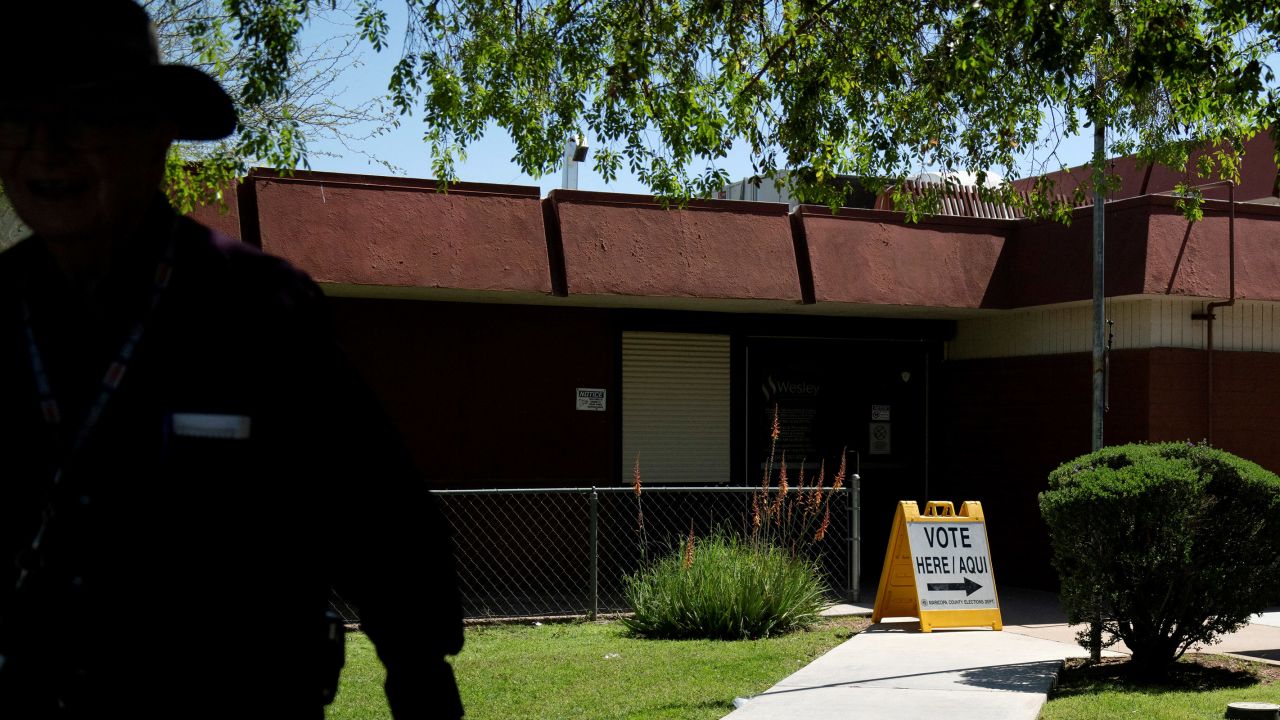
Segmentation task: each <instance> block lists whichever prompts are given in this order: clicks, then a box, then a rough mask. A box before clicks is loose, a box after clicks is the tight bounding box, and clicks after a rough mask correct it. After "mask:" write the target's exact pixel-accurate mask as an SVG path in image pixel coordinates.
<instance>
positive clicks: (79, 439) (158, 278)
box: [22, 233, 174, 483]
mask: <svg viewBox="0 0 1280 720" xmlns="http://www.w3.org/2000/svg"><path fill="white" fill-rule="evenodd" d="M173 245H174V243H173V238H172V233H171V234H170V239H169V242H168V244H167V246H166V248H165V252H164V255H163V256H162V257H161V258H160V261H159V262H158V263H157V264H156V274H155V279H154V283H153V285H152V289H151V301H150V302H149V303H148V304H147V307H146V309H145V310H143V312H142V316H141V317H139V318H138V321H137V322H136V323H134V325H133V329H132V330H131V331H130V332H129V335H128V336H127V337H126V338H125V341H124V344H123V345H121V346H120V350H119V351H118V352H117V353H116V357H115V359H114V360H112V361H111V364H109V365H108V366H107V371H106V373H104V374H103V376H102V383H101V387H100V388H99V391H98V396H97V397H96V398H95V399H94V402H93V405H91V406H90V407H89V411H88V412H87V413H86V414H85V416H84V420H83V421H81V423H80V428H79V430H77V431H76V434H75V436H74V438H73V439H72V442H71V449H70V450H71V451H70V453H69V455H68V457H74V456H75V455H76V454H77V453H78V452H80V450H81V449H82V448H83V447H84V444H85V442H86V441H87V440H88V439H89V434H90V433H91V432H93V428H94V427H95V426H96V425H97V424H98V420H99V418H101V417H102V411H103V410H105V409H106V407H107V403H108V402H110V401H111V397H112V395H114V394H115V391H116V388H118V387H120V382H121V381H122V380H124V375H125V372H126V371H127V370H128V369H129V362H130V361H131V360H133V354H134V351H135V350H137V347H138V342H139V341H140V340H142V335H143V333H144V332H145V331H146V328H147V323H148V322H150V320H151V316H152V315H153V314H155V309H156V306H158V305H159V304H160V298H161V297H163V296H164V293H165V290H167V289H168V288H169V282H170V281H171V279H172V278H173ZM22 322H23V330H24V331H25V334H26V338H27V354H28V356H29V358H30V360H31V372H32V374H33V375H34V376H35V381H36V392H37V394H38V395H39V398H40V413H41V414H42V415H43V416H44V421H45V424H47V425H50V426H52V427H59V426H61V424H62V409H61V407H60V406H59V405H58V398H57V397H56V396H55V395H54V393H53V386H52V385H51V384H50V382H49V373H48V371H47V370H46V369H45V364H44V355H43V354H42V353H41V352H40V345H39V344H38V343H37V342H36V334H35V329H34V328H33V327H32V321H31V307H30V306H29V305H28V304H27V301H26V300H23V301H22ZM60 475H61V470H59V472H58V473H57V475H55V483H56V482H57V480H58V479H59V477H60Z"/></svg>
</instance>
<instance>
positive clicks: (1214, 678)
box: [1052, 655, 1280, 698]
mask: <svg viewBox="0 0 1280 720" xmlns="http://www.w3.org/2000/svg"><path fill="white" fill-rule="evenodd" d="M1277 679H1280V669H1278V668H1276V667H1275V666H1272V665H1265V664H1262V663H1255V662H1250V661H1248V660H1240V659H1236V658H1230V657H1226V656H1223V655H1187V656H1184V657H1183V659H1182V660H1181V661H1179V662H1177V663H1174V664H1173V666H1172V667H1171V668H1170V669H1169V672H1168V673H1167V674H1166V675H1165V676H1164V677H1160V678H1155V679H1153V678H1150V677H1140V676H1139V675H1137V674H1136V673H1134V672H1133V670H1132V668H1131V667H1130V662H1129V659H1128V658H1104V659H1103V661H1102V662H1101V663H1099V664H1097V665H1091V664H1089V663H1086V662H1084V661H1082V660H1079V659H1073V660H1068V661H1067V664H1066V666H1065V667H1064V668H1063V669H1062V672H1061V673H1060V674H1059V675H1058V685H1057V687H1056V688H1055V689H1054V691H1053V694H1052V697H1055V698H1061V697H1074V696H1078V695H1093V694H1098V693H1103V692H1132V693H1139V694H1144V695H1157V694H1160V693H1166V692H1206V691H1211V690H1227V689H1238V688H1246V687H1251V686H1253V685H1257V684H1259V683H1263V682H1274V681H1275V680H1277Z"/></svg>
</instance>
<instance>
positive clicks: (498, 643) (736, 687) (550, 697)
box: [327, 618, 867, 720]
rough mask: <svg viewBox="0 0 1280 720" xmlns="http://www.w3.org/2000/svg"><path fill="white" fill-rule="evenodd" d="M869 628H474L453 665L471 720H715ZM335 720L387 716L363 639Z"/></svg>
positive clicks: (353, 654) (851, 623)
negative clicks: (632, 632)
mask: <svg viewBox="0 0 1280 720" xmlns="http://www.w3.org/2000/svg"><path fill="white" fill-rule="evenodd" d="M866 625H867V621H866V620H865V619H863V618H841V619H836V620H831V621H827V622H825V623H824V624H823V625H821V626H819V627H817V628H815V629H813V630H810V631H808V632H799V633H794V634H791V635H787V636H784V637H779V638H770V639H767V640H754V641H736V642H725V641H710V640H637V639H634V638H629V637H626V636H625V634H624V633H623V629H622V627H621V626H620V625H618V624H617V623H603V622H601V623H574V624H546V625H541V626H533V625H497V626H490V627H474V628H469V629H468V630H467V646H466V649H465V650H463V652H462V654H461V655H459V656H458V657H456V658H454V659H453V666H454V670H455V671H456V673H457V676H458V684H459V687H460V688H461V690H462V701H463V703H464V704H465V705H466V708H467V718H469V719H470V720H487V719H490V718H492V719H494V720H497V719H499V718H501V719H502V720H512V719H518V718H556V719H557V720H571V719H573V718H583V719H590V720H604V719H606V718H689V719H690V720H693V719H698V720H701V719H703V718H706V719H708V720H710V719H711V718H720V717H722V716H724V715H725V714H726V713H728V712H729V711H730V710H732V709H733V706H732V702H733V698H735V697H738V696H748V695H753V694H756V693H759V692H762V691H764V690H766V689H767V688H769V687H770V686H772V685H773V684H774V683H776V682H777V681H779V680H781V679H782V678H784V677H786V676H787V675H790V674H791V673H792V672H794V671H795V670H798V669H799V668H801V667H803V666H804V665H805V664H807V663H808V662H809V661H810V660H812V659H813V658H815V657H818V656H819V655H821V654H823V653H824V652H826V651H827V650H830V649H831V648H833V647H835V646H836V645H838V644H840V643H841V642H843V641H845V640H847V639H848V638H849V637H851V636H852V635H853V634H854V633H855V632H857V631H859V630H861V629H862V628H863V627H865V626H866ZM327 717H328V718H330V720H357V719H361V720H363V719H373V718H387V717H389V714H388V712H387V709H386V701H385V700H384V699H383V696H382V666H381V665H380V664H379V663H378V660H377V657H376V656H375V655H374V653H373V647H372V646H371V645H370V643H369V641H368V639H367V638H366V637H365V636H364V635H360V634H354V633H353V634H351V635H349V636H348V638H347V667H346V668H345V669H344V670H343V673H342V686H341V689H340V690H339V693H338V699H337V700H336V701H335V702H334V704H333V705H332V706H331V707H330V708H329V712H328V713H327Z"/></svg>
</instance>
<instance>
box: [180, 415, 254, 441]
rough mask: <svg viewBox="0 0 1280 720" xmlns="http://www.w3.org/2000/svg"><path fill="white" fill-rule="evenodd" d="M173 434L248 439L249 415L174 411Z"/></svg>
mask: <svg viewBox="0 0 1280 720" xmlns="http://www.w3.org/2000/svg"><path fill="white" fill-rule="evenodd" d="M173 434H174V435H175V436H177V437H198V438H215V439H219V440H247V439H248V438H249V416H248V415H218V414H214V413H174V414H173Z"/></svg>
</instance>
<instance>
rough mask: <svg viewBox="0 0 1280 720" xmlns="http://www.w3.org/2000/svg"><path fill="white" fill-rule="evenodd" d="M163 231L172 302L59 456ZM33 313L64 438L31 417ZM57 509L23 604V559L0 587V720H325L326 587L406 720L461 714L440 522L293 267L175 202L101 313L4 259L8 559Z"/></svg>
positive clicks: (0, 510) (3, 460)
mask: <svg viewBox="0 0 1280 720" xmlns="http://www.w3.org/2000/svg"><path fill="white" fill-rule="evenodd" d="M170 228H176V229H175V230H174V231H173V232H172V235H173V236H174V243H175V244H174V251H173V254H174V257H173V275H172V281H171V283H170V285H169V287H168V289H167V290H166V291H164V293H163V294H162V296H161V299H160V301H159V304H158V305H157V306H156V310H155V313H154V315H153V316H152V318H151V320H150V321H149V322H148V323H147V325H146V329H145V332H144V334H143V336H142V340H141V343H140V344H139V345H138V348H137V352H136V355H135V357H134V359H133V360H132V362H131V363H130V365H129V368H128V371H127V373H126V375H125V377H124V379H123V382H122V383H121V384H120V386H119V388H118V390H117V391H116V392H115V393H114V394H113V395H112V397H111V399H110V401H109V402H108V404H107V405H106V408H105V411H104V413H103V414H102V418H101V420H100V422H99V423H98V424H97V426H96V427H95V428H94V430H93V431H92V433H91V434H90V435H89V439H88V441H87V444H86V445H85V446H84V447H83V451H82V452H80V453H78V454H76V456H75V457H72V458H66V457H65V455H66V447H67V445H68V444H69V442H68V438H69V437H70V436H71V435H72V434H73V433H74V430H75V429H76V428H77V427H78V426H79V424H80V420H81V417H82V416H83V415H84V413H85V410H86V408H88V407H89V406H90V405H91V404H92V402H93V399H94V398H95V397H96V395H97V394H98V392H99V389H100V386H101V379H102V374H103V372H104V370H105V368H106V367H107V365H108V364H109V363H110V362H111V361H112V360H113V358H114V357H115V356H116V354H117V352H118V350H119V348H120V345H121V343H122V340H123V339H124V337H125V336H126V335H128V333H129V331H130V329H131V328H132V327H133V325H134V323H135V321H136V320H137V318H138V317H139V316H140V315H141V314H143V313H145V308H146V307H147V306H148V305H149V304H150V301H151V297H152V294H153V291H152V288H153V281H152V278H153V276H154V273H155V269H156V263H157V258H158V257H159V256H160V254H161V253H162V251H163V248H164V247H165V245H166V243H167V242H168V238H169V236H170V234H171V232H170ZM23 299H25V300H26V301H27V303H28V305H29V307H30V309H31V326H32V328H33V329H34V332H35V337H36V340H37V344H38V346H39V348H40V351H41V355H42V356H43V357H44V360H45V363H46V365H47V367H48V375H49V378H50V382H51V386H52V387H53V389H54V394H55V395H56V397H57V399H58V402H59V404H60V406H61V408H62V410H63V416H64V420H63V421H62V424H61V426H60V428H61V429H60V431H55V430H54V429H53V428H52V427H51V426H50V425H48V424H47V423H46V422H45V420H44V419H43V416H42V414H41V410H40V403H39V396H38V394H37V391H36V384H35V380H34V377H33V372H32V368H31V362H30V359H29V356H30V352H29V350H28V343H27V341H26V340H25V339H24V327H25V323H24V321H23V319H22V314H21V312H22V311H21V307H22V301H23ZM423 412H430V408H423ZM209 416H212V419H210V417H209ZM210 435H215V436H216V435H223V437H210ZM60 463H62V464H63V467H64V468H65V473H64V476H65V480H64V481H63V482H62V483H61V484H60V486H59V488H58V489H57V490H55V491H53V492H52V504H51V505H50V502H49V500H50V497H51V488H52V485H53V484H52V482H51V479H52V476H53V474H54V471H55V469H56V468H57V467H58V466H59V464H60ZM49 506H51V507H52V508H53V509H54V512H53V517H52V519H51V520H50V521H49V522H48V527H47V532H46V540H45V542H44V544H43V546H42V552H40V553H37V554H34V555H33V554H31V553H27V554H26V555H25V556H22V557H21V558H20V563H19V564H25V565H26V566H27V567H29V568H30V571H29V575H28V580H27V581H26V583H25V584H24V585H23V589H22V590H21V591H20V592H19V591H15V589H14V588H15V582H16V579H17V576H18V572H19V571H18V570H17V569H16V565H15V563H11V562H8V561H7V560H6V562H5V564H4V566H3V568H4V569H3V570H0V654H3V655H4V656H5V663H4V667H3V668H0V716H3V717H12V716H17V715H14V714H11V713H9V712H5V711H4V710H5V708H6V703H8V708H9V709H12V708H13V707H14V706H15V704H16V705H19V706H21V707H22V708H23V709H22V710H21V711H20V712H21V713H22V714H23V715H27V716H32V717H38V716H39V715H38V714H37V713H42V712H43V710H42V709H41V708H48V707H52V706H53V704H54V703H56V702H57V699H58V698H61V699H62V700H63V702H65V703H67V704H68V707H69V708H70V709H71V710H75V711H76V712H73V713H71V714H72V715H75V716H85V717H96V716H99V715H102V716H105V715H107V714H108V712H110V715H111V716H116V715H117V714H118V713H117V712H114V711H113V710H120V711H123V712H125V713H126V714H128V715H130V716H132V717H151V716H169V717H179V716H181V717H196V716H209V717H281V716H290V717H318V716H319V714H320V712H321V705H322V703H321V701H320V699H319V697H320V696H319V692H318V688H319V686H320V685H321V683H322V678H323V676H324V673H325V667H324V665H325V663H326V662H327V660H326V656H325V653H324V639H323V637H322V633H323V614H324V611H325V610H326V607H327V602H328V598H329V592H330V588H331V587H332V588H335V589H336V590H337V592H338V593H339V594H340V595H341V597H342V598H343V599H344V600H346V601H347V602H349V603H350V604H351V605H353V606H355V607H357V608H359V610H360V613H361V620H362V625H363V629H364V630H365V631H366V632H367V633H368V635H369V637H370V638H371V639H372V640H373V642H374V644H375V646H376V647H377V650H378V654H379V656H380V657H381V658H382V660H383V662H384V663H385V664H386V666H387V669H388V679H387V695H388V699H389V701H390V703H391V707H392V710H393V712H394V714H395V715H396V717H397V718H418V717H432V718H436V717H439V718H456V717H458V716H459V715H461V705H460V703H459V701H458V696H457V689H456V686H455V684H454V679H453V676H452V672H451V670H450V668H449V666H448V664H447V663H446V662H445V660H444V656H445V655H447V654H453V653H456V652H458V651H459V650H460V649H461V647H462V631H461V618H460V608H459V604H458V598H457V591H456V578H455V570H454V565H453V557H452V552H451V546H450V544H449V540H448V536H447V531H446V527H445V524H444V521H443V519H442V517H441V515H440V513H439V511H438V510H437V508H436V507H435V505H434V503H433V500H432V498H431V497H430V495H429V494H428V493H427V489H426V486H425V484H424V483H423V482H422V481H421V480H420V477H419V475H418V474H417V473H416V471H415V470H414V468H413V466H412V463H411V461H410V460H409V459H408V456H407V454H406V452H405V451H404V449H403V448H402V447H401V445H400V444H399V442H398V441H397V440H396V433H395V431H394V429H393V428H392V427H391V426H390V424H389V422H388V421H387V419H386V418H385V416H384V415H383V414H382V413H381V412H380V410H379V409H378V407H377V403H376V401H375V399H374V398H373V397H372V395H371V393H370V391H369V390H368V389H367V388H366V386H365V385H364V384H363V383H362V382H361V381H360V380H359V379H358V378H357V377H356V374H355V373H354V372H353V370H352V368H351V367H350V366H349V365H348V363H347V362H346V360H345V359H344V357H343V355H342V353H341V352H340V351H339V350H338V348H337V347H336V345H335V343H334V340H333V337H332V334H331V332H330V330H329V327H328V323H327V319H326V313H325V309H324V302H323V298H322V296H321V294H320V291H319V289H318V288H317V287H316V285H315V284H314V283H313V282H311V280H310V279H308V278H307V277H306V276H305V275H304V274H303V273H301V272H299V271H298V270H296V269H294V268H292V267H291V266H289V265H288V264H287V263H285V262H284V261H282V260H279V259H276V258H272V257H270V256H266V255H264V254H262V253H261V252H259V251H257V250H255V249H254V248H252V247H248V246H246V245H244V244H242V243H238V242H235V241H232V240H229V239H227V238H225V237H221V236H218V235H216V234H213V233H211V232H210V231H209V230H207V229H206V228H204V227H202V226H200V225H197V224H195V223H194V222H191V221H189V220H187V219H175V218H174V216H173V214H172V212H171V211H169V209H168V207H167V205H165V206H164V207H163V208H160V207H157V209H156V211H155V212H154V213H153V217H152V219H151V221H150V222H149V223H148V225H147V231H146V232H145V233H143V236H142V237H140V238H138V240H137V242H136V243H135V244H133V245H131V246H130V247H129V248H128V251H127V252H124V253H122V254H120V255H119V256H118V257H117V258H116V260H115V262H114V263H113V266H112V271H111V274H110V276H109V277H108V279H107V280H106V281H105V282H104V284H103V285H102V286H101V287H100V288H99V289H98V290H97V291H96V292H95V295H94V298H93V300H92V301H87V300H84V299H82V298H79V297H77V295H76V293H75V292H74V291H72V290H70V289H69V288H68V287H67V286H66V285H65V281H64V280H63V278H62V276H61V274H60V273H59V272H58V270H57V267H56V266H55V265H54V263H53V260H52V257H51V256H50V255H49V253H48V251H47V250H46V249H45V248H44V246H43V245H42V244H41V242H40V241H39V240H38V239H29V240H26V241H24V242H22V243H21V244H19V245H18V246H17V247H15V248H13V249H11V250H9V251H7V252H5V253H3V254H0V548H2V549H3V552H4V555H5V557H6V558H12V557H15V556H19V555H20V554H21V553H23V551H24V549H26V548H28V546H29V545H30V543H31V540H32V538H33V536H34V535H35V534H36V533H37V532H38V530H39V527H40V525H41V513H42V511H43V510H44V509H45V508H46V507H49ZM178 708H180V709H178Z"/></svg>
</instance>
